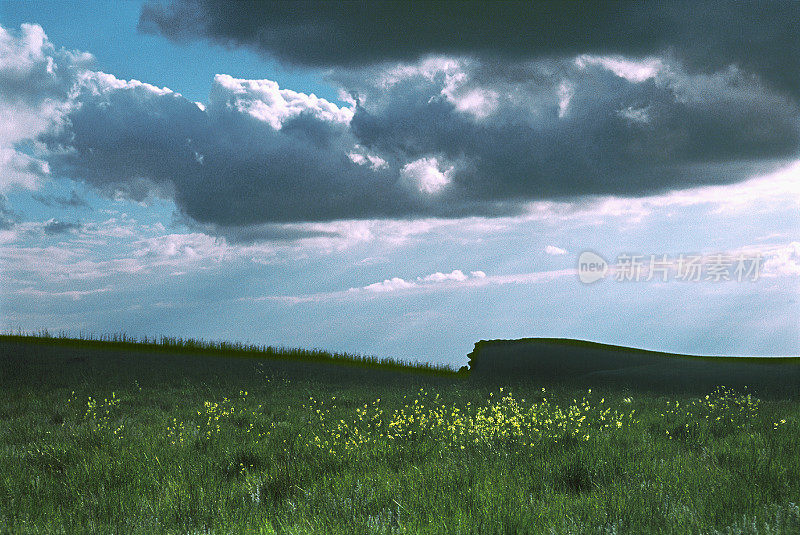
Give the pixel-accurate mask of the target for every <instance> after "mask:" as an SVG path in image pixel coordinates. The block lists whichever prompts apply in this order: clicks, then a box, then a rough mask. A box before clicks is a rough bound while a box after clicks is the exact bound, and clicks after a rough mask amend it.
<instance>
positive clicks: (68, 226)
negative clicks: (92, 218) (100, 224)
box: [42, 219, 81, 236]
mask: <svg viewBox="0 0 800 535" xmlns="http://www.w3.org/2000/svg"><path fill="white" fill-rule="evenodd" d="M80 228H81V225H80V223H70V222H68V221H58V220H57V219H51V220H50V221H48V222H47V223H45V224H44V226H43V227H42V229H43V230H44V233H45V234H47V235H48V236H54V235H56V234H66V233H68V232H71V231H73V230H79V229H80Z"/></svg>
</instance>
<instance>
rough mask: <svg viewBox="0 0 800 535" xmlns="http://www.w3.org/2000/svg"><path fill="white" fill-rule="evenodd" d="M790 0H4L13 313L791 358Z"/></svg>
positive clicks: (795, 155)
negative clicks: (566, 341) (630, 0)
mask: <svg viewBox="0 0 800 535" xmlns="http://www.w3.org/2000/svg"><path fill="white" fill-rule="evenodd" d="M798 34H800V4H797V3H795V2H785V3H784V2H773V3H768V4H761V3H755V2H753V3H750V2H742V3H735V4H734V3H727V2H724V3H717V2H686V3H680V2H676V3H666V4H662V3H658V4H657V3H636V4H618V3H613V4H602V3H601V4H597V3H592V4H591V5H589V4H582V3H575V4H566V5H561V4H558V3H540V4H531V3H528V2H524V3H523V2H520V3H515V2H508V3H503V4H491V3H469V4H459V5H455V4H451V3H442V2H439V3H414V4H405V3H392V2H371V3H315V2H295V3H281V2H244V1H242V2H233V3H229V2H218V1H216V0H165V1H156V2H149V1H148V2H136V1H128V2H111V1H109V2H105V1H98V2H88V1H87V2H82V3H78V4H76V3H74V2H58V1H51V2H28V1H25V2H23V1H17V0H0V330H3V331H6V332H8V331H17V330H22V331H27V332H32V331H38V330H41V329H47V330H49V331H50V332H64V333H67V334H73V335H77V334H81V333H87V334H88V333H91V334H95V335H98V334H107V333H120V332H125V333H127V334H128V335H132V336H138V337H142V336H150V337H152V336H158V335H168V336H180V337H195V338H204V339H210V340H235V341H243V342H244V341H247V342H254V343H259V344H269V345H279V346H291V347H297V346H301V347H310V348H323V349H329V350H335V351H347V352H354V353H359V354H365V355H378V356H381V357H391V358H396V359H403V360H408V361H425V362H433V363H437V364H449V365H452V366H454V367H459V366H461V365H463V364H465V363H466V360H467V357H466V355H467V353H469V352H470V351H471V349H472V347H473V345H474V343H475V342H477V341H478V340H485V339H497V338H521V337H534V336H545V337H568V338H579V339H585V340H593V341H598V342H605V343H614V344H623V345H630V346H636V347H642V348H648V349H657V350H664V351H674V352H681V353H690V354H714V355H722V354H724V355H798V354H800V327H799V326H800V302H799V301H798V294H799V293H800V40H798V39H797V38H796V36H797V35H798Z"/></svg>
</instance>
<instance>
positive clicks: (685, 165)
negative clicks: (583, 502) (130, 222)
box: [43, 61, 800, 241]
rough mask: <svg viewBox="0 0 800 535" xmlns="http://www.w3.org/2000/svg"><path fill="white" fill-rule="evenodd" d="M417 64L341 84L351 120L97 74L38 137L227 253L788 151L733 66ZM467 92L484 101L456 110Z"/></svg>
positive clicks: (246, 85) (297, 99)
mask: <svg viewBox="0 0 800 535" xmlns="http://www.w3.org/2000/svg"><path fill="white" fill-rule="evenodd" d="M416 68H417V71H415V70H414V69H411V70H406V71H403V73H402V74H401V75H393V74H392V73H391V70H390V71H385V72H382V71H375V72H373V71H370V75H371V76H373V80H372V82H369V83H366V82H359V80H362V81H363V80H365V79H367V78H369V76H367V75H366V74H365V73H363V72H351V73H349V74H343V75H342V76H341V83H342V84H344V85H345V86H348V85H349V86H350V87H352V88H353V92H354V93H355V94H357V95H358V96H359V104H358V105H357V106H356V107H355V108H354V111H348V110H347V109H345V108H337V107H336V106H334V105H332V104H329V103H325V102H324V101H318V100H314V99H313V97H310V96H306V95H302V94H299V93H294V92H290V91H289V92H284V90H279V89H278V87H277V85H276V84H274V83H273V82H269V81H247V80H235V79H232V78H230V77H225V76H221V77H218V78H217V80H216V81H215V84H214V88H213V90H212V94H211V98H210V101H209V104H208V106H207V108H205V109H201V108H200V107H198V106H197V105H196V104H195V103H193V102H190V101H188V100H187V99H185V98H183V97H182V96H180V95H178V94H176V93H172V92H169V91H165V90H160V89H158V88H154V87H152V86H147V85H145V84H139V83H133V82H130V83H126V82H121V81H118V80H112V79H110V78H109V77H107V75H99V74H98V75H96V76H95V77H94V78H93V79H88V80H90V81H88V82H87V81H84V86H83V89H82V90H81V91H80V92H79V96H77V97H76V104H77V105H76V106H74V109H73V111H71V112H70V114H69V116H68V120H67V121H65V123H64V124H65V126H64V128H63V129H62V130H59V131H57V132H56V133H54V134H51V135H50V136H48V137H45V138H43V140H44V141H46V142H47V144H48V146H49V147H50V148H51V149H52V150H53V153H52V156H51V158H50V159H49V163H50V165H51V167H52V169H53V171H54V172H55V173H57V174H64V175H67V176H71V177H73V178H76V179H79V180H85V181H87V182H89V183H90V184H92V185H94V186H95V187H97V188H98V189H100V190H101V191H105V192H106V193H107V194H108V195H123V196H125V197H128V198H131V199H134V200H143V199H145V198H146V197H147V196H149V195H160V196H166V197H170V198H173V199H174V200H175V202H176V204H177V206H178V208H179V209H180V210H181V212H182V213H183V214H184V215H185V216H186V217H187V218H189V219H191V220H193V221H195V222H197V223H199V224H201V225H205V226H206V228H208V229H211V230H212V231H213V232H215V233H218V234H226V235H228V236H229V237H230V238H231V239H235V240H239V241H253V240H256V239H265V238H270V239H275V237H276V236H275V229H274V227H272V228H271V227H270V226H269V224H270V223H287V222H300V221H329V220H334V219H359V218H407V217H420V216H437V217H460V216H468V215H489V216H492V215H501V214H502V215H507V214H514V213H518V212H519V211H520V210H521V209H522V208H523V207H524V204H525V203H526V202H527V201H530V200H535V199H553V198H578V197H581V196H585V195H592V194H614V195H628V196H631V195H634V196H635V195H645V194H650V193H654V192H660V191H664V190H666V189H671V188H683V187H689V186H694V185H701V184H724V183H731V182H736V181H739V180H742V179H744V178H746V177H748V176H752V174H754V173H757V172H763V171H766V170H769V169H772V168H773V167H774V166H775V165H777V164H778V163H780V162H785V161H786V160H787V159H789V158H792V157H795V156H796V155H797V150H798V146H799V145H800V134H798V120H797V117H798V109H797V106H796V105H795V104H794V103H793V102H792V101H791V100H789V99H788V98H787V97H784V96H781V95H780V94H778V93H775V92H770V91H769V90H767V89H766V88H765V87H763V86H762V85H761V84H760V83H759V82H758V80H756V79H753V78H752V77H748V76H747V75H745V74H743V73H741V72H740V71H738V70H735V69H733V70H729V71H726V72H723V73H717V74H714V75H686V74H683V73H679V72H674V71H672V70H670V69H665V70H666V71H667V74H664V75H663V76H662V77H658V76H656V75H653V76H652V77H649V78H647V77H646V78H645V79H642V80H637V81H631V80H629V79H626V78H624V77H622V76H619V75H617V74H614V73H613V72H612V71H611V70H609V69H608V68H606V67H604V66H602V65H597V64H592V63H591V62H589V63H587V64H585V65H579V64H576V63H575V62H572V61H569V62H556V63H553V62H550V63H546V64H526V65H520V66H518V67H517V68H518V69H519V70H520V71H525V70H527V71H528V73H529V74H528V76H520V80H522V82H519V81H511V82H508V81H503V82H502V83H499V82H496V83H495V85H491V84H490V83H488V82H487V81H486V80H487V76H486V75H485V72H484V71H485V69H487V68H490V67H487V66H485V65H484V64H481V63H478V62H472V63H465V64H457V63H452V62H451V63H447V62H445V63H444V64H443V66H440V67H436V66H434V67H431V68H428V67H425V66H422V67H416ZM425 69H428V70H427V71H426V70H425ZM423 71H424V72H423ZM554 71H557V72H558V75H557V76H554V75H552V73H553V72H554ZM543 73H545V74H547V73H550V74H548V75H547V76H545V75H544V74H543ZM392 76H394V78H392ZM387 77H388V78H391V80H390V81H389V82H387ZM453 80H460V81H459V82H458V83H457V84H455V85H454V83H453ZM359 84H360V85H359ZM497 84H500V85H497ZM559 84H562V85H563V84H567V85H566V86H565V87H566V89H565V90H564V91H561V90H560V89H559V87H560V86H559ZM476 91H478V92H483V93H481V94H486V95H495V96H496V99H495V101H492V99H491V98H489V99H488V100H487V102H488V103H483V104H481V103H480V102H479V103H478V104H470V100H469V99H470V98H471V97H470V95H474V94H475V92H476ZM559 91H561V93H564V94H561V95H560V93H559ZM508 95H511V96H508ZM567 96H568V98H566V97H567ZM490 101H491V102H490ZM484 108H485V109H484ZM287 110H294V111H287ZM282 114H284V115H282ZM349 114H352V119H351V118H350V115H349ZM354 153H359V154H364V155H369V156H372V157H373V158H376V159H375V160H374V164H372V165H370V164H368V163H367V162H366V160H364V159H362V160H361V163H360V164H359V163H357V162H356V161H354V158H353V156H352V155H353V154H354Z"/></svg>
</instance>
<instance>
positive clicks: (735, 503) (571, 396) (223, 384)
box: [0, 336, 800, 534]
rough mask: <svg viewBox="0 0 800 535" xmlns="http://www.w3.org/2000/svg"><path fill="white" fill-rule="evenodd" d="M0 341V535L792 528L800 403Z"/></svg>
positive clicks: (241, 355) (341, 362) (209, 349)
mask: <svg viewBox="0 0 800 535" xmlns="http://www.w3.org/2000/svg"><path fill="white" fill-rule="evenodd" d="M270 351H272V352H271V353H269V354H267V348H258V347H244V346H240V347H238V348H237V347H233V346H226V345H224V344H213V343H201V342H194V341H192V342H189V341H177V340H174V339H166V340H158V341H148V342H147V343H146V344H145V343H138V342H137V341H132V340H122V339H118V340H116V341H115V340H110V341H109V340H105V341H100V340H96V341H91V340H63V339H58V338H52V337H24V336H3V337H0V386H1V387H2V390H1V392H2V397H0V533H184V534H185V533H287V534H288V533H293V534H307V533H319V534H339V533H342V534H362V533H363V534H372V533H374V534H384V533H385V534H390V533H414V534H416V533H425V534H427V533H430V534H434V533H454V534H455V533H459V534H471V533H474V534H495V533H497V534H511V533H537V534H538V533H597V534H601V533H609V534H610V533H698V534H700V533H702V534H739V533H741V534H756V533H759V534H761V533H765V534H775V533H787V534H788V533H793V534H796V533H800V508H799V507H798V504H800V398H799V397H798V393H797V391H795V393H794V394H787V393H786V392H781V393H779V394H776V393H770V392H769V391H750V390H749V389H747V388H736V389H732V388H726V387H725V386H724V385H720V386H719V387H716V388H714V389H711V390H708V391H700V392H698V391H691V390H676V391H674V392H664V391H656V390H650V389H637V388H633V387H630V386H621V385H613V384H602V385H598V386H592V385H586V384H584V383H579V382H570V381H564V380H563V379H562V380H558V381H554V380H537V379H536V378H519V377H518V378H516V379H515V380H510V379H501V378H495V379H490V378H488V379H483V380H479V379H478V378H476V377H470V376H469V374H465V373H463V372H462V373H456V372H455V371H452V370H448V369H446V368H443V367H432V366H423V367H414V366H412V365H411V364H410V363H392V362H389V361H385V360H381V359H371V358H364V357H354V356H346V355H330V354H327V353H325V352H322V351H306V352H303V351H293V350H270Z"/></svg>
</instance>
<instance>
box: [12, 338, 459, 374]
mask: <svg viewBox="0 0 800 535" xmlns="http://www.w3.org/2000/svg"><path fill="white" fill-rule="evenodd" d="M0 341H5V342H12V343H29V344H31V343H32V344H49V345H57V346H62V347H74V348H80V349H89V348H99V349H115V350H136V351H146V352H151V353H152V352H168V353H191V354H207V355H223V356H225V357H229V358H254V359H268V360H280V361H295V362H316V363H320V362H324V363H335V364H339V365H352V366H359V367H365V368H380V369H385V370H396V371H412V372H415V373H434V374H444V375H448V374H452V373H456V372H455V370H453V369H452V368H450V367H449V366H447V365H444V364H432V363H430V362H412V361H403V360H397V359H390V358H385V357H383V358H380V357H376V356H372V355H358V354H353V353H341V352H331V351H325V350H322V349H305V348H287V347H275V346H269V345H264V344H252V343H243V342H231V341H227V340H204V339H198V338H181V337H175V336H163V335H162V336H156V337H152V338H148V337H144V338H141V339H139V338H136V337H134V336H130V335H128V334H126V333H114V334H106V335H100V336H95V335H93V334H91V333H81V334H80V335H78V336H77V337H73V336H70V335H68V334H66V333H63V332H62V333H58V334H52V333H50V332H49V331H47V330H42V331H39V332H37V333H33V334H29V333H22V332H18V333H16V334H14V333H8V334H2V335H0Z"/></svg>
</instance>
